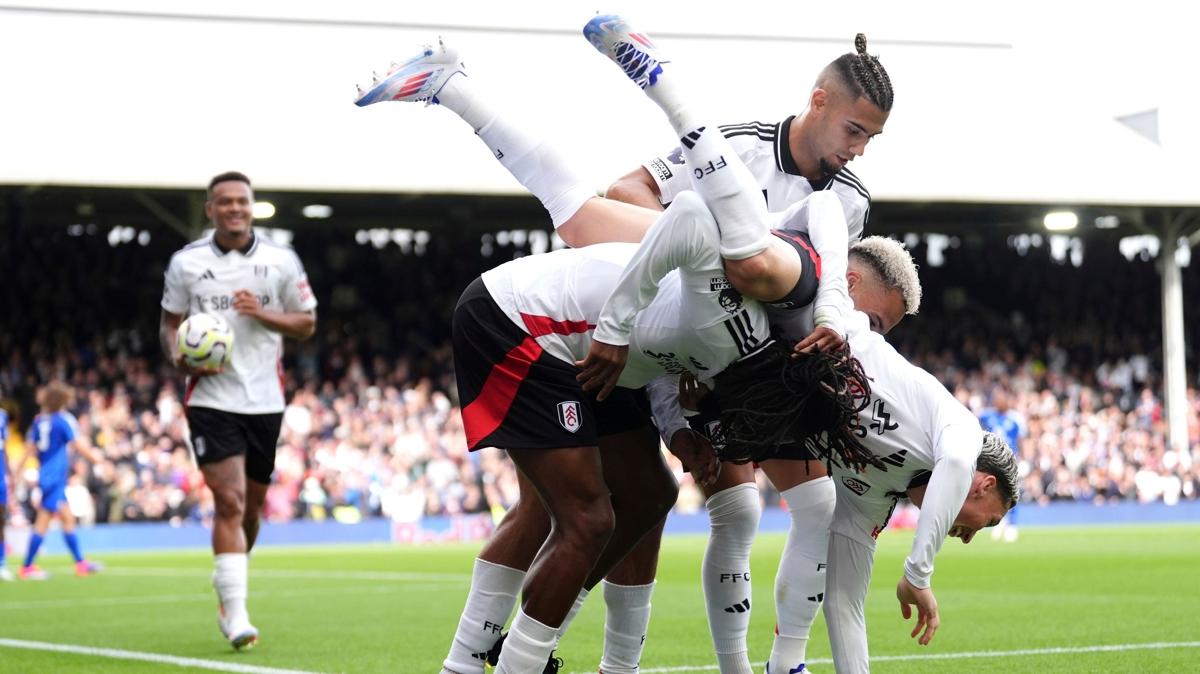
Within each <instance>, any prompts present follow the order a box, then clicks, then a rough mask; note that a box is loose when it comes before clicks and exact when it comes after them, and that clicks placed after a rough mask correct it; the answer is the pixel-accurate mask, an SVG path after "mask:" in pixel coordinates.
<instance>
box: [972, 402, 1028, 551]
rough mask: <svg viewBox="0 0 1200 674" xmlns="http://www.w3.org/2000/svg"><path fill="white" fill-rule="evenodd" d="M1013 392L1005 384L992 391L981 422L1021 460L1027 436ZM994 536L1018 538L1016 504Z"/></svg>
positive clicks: (996, 529) (998, 538)
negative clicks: (1005, 442) (1012, 403)
mask: <svg viewBox="0 0 1200 674" xmlns="http://www.w3.org/2000/svg"><path fill="white" fill-rule="evenodd" d="M1011 399H1012V392H1010V391H1009V390H1008V389H1006V388H1004V387H1003V386H1000V387H997V388H996V389H995V390H994V391H992V406H991V407H989V408H987V409H985V410H983V411H982V412H980V413H979V423H980V424H981V425H982V426H983V430H985V431H991V432H993V433H995V434H997V435H999V436H1000V437H1002V438H1004V439H1005V440H1007V441H1008V446H1009V447H1012V450H1013V453H1014V454H1016V455H1017V458H1018V461H1019V460H1020V445H1019V444H1018V443H1019V442H1020V441H1021V438H1023V437H1025V424H1024V421H1023V419H1022V418H1021V415H1020V414H1019V413H1017V412H1016V411H1014V410H1013V409H1011V407H1010V401H1011ZM992 538H993V539H995V540H1000V539H1003V540H1005V541H1007V542H1009V543H1012V542H1013V541H1015V540H1017V509H1016V507H1015V506H1014V507H1013V508H1012V509H1011V510H1009V511H1008V514H1007V515H1005V516H1004V519H1003V520H1000V524H997V525H996V528H995V529H992Z"/></svg>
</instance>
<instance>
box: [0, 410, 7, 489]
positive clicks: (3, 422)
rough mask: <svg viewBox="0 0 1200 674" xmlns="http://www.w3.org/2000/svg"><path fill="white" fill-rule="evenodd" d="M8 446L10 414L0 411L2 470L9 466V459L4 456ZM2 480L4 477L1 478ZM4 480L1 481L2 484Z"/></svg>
mask: <svg viewBox="0 0 1200 674" xmlns="http://www.w3.org/2000/svg"><path fill="white" fill-rule="evenodd" d="M7 444H8V412H5V411H4V410H0V468H4V467H5V466H6V465H7V464H6V463H5V462H7V461H8V457H7V456H5V454H4V446H5V445H7ZM0 478H2V476H0ZM2 481H3V480H2V479H0V482H2Z"/></svg>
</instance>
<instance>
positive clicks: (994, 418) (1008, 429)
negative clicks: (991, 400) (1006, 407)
mask: <svg viewBox="0 0 1200 674" xmlns="http://www.w3.org/2000/svg"><path fill="white" fill-rule="evenodd" d="M979 423H981V424H983V429H984V430H985V431H991V432H992V433H998V434H1000V436H1001V437H1003V438H1004V440H1005V441H1006V442H1008V446H1009V447H1011V448H1012V451H1013V453H1014V454H1015V453H1017V441H1018V440H1019V439H1020V438H1021V424H1020V422H1018V421H1017V419H1016V417H1014V416H1013V415H1011V414H1008V413H1004V414H1001V413H1000V412H998V411H996V410H995V409H994V408H989V409H986V410H984V411H983V414H980V415H979Z"/></svg>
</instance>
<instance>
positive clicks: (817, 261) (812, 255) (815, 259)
mask: <svg viewBox="0 0 1200 674" xmlns="http://www.w3.org/2000/svg"><path fill="white" fill-rule="evenodd" d="M772 231H773V232H774V233H775V235H776V236H780V237H784V238H786V239H788V240H789V241H795V242H796V243H798V244H800V247H801V248H803V249H804V250H805V251H806V252H807V253H808V259H810V260H812V263H813V265H815V266H816V268H817V278H821V256H820V255H817V251H815V250H813V248H812V246H810V245H808V242H807V241H805V240H804V237H802V236H793V235H791V234H788V233H787V232H785V231H783V230H782V229H776V230H772Z"/></svg>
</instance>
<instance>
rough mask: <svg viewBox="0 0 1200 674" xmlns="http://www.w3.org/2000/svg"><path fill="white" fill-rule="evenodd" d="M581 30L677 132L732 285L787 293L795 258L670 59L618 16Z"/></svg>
mask: <svg viewBox="0 0 1200 674" xmlns="http://www.w3.org/2000/svg"><path fill="white" fill-rule="evenodd" d="M583 33H584V36H585V37H586V38H587V39H588V41H589V42H591V44H592V45H593V46H594V47H595V48H596V49H597V50H598V51H600V53H602V54H604V55H605V56H607V57H608V58H609V59H611V60H612V61H613V62H614V63H616V64H617V65H618V66H619V67H620V68H621V70H622V71H623V72H624V73H625V74H626V76H627V77H629V79H630V80H632V81H633V82H634V83H635V84H637V85H638V86H639V87H640V88H641V89H642V90H643V91H644V92H645V93H646V95H647V96H648V97H649V98H650V99H651V100H652V101H654V102H655V103H656V104H657V105H658V106H659V107H660V108H661V109H662V111H663V112H664V113H665V114H666V116H667V120H668V121H669V122H670V124H671V126H672V128H674V129H675V132H676V133H677V134H678V135H679V140H680V145H681V148H682V151H683V155H684V158H685V159H686V160H687V164H688V166H690V167H692V172H691V173H690V174H689V175H690V176H691V182H692V189H693V190H695V191H696V193H697V194H699V195H700V197H701V198H702V199H703V200H704V202H705V204H706V205H707V206H708V208H709V210H710V211H711V212H712V214H713V216H714V217H715V218H716V220H717V222H718V223H720V225H721V241H720V251H721V257H723V258H724V259H725V270H726V275H727V276H728V278H729V279H730V282H731V283H733V284H734V287H736V288H737V289H738V290H739V291H741V292H742V293H743V294H745V295H748V296H750V297H753V298H755V299H758V300H764V301H774V300H778V299H779V298H781V297H783V296H784V295H786V294H787V292H788V291H790V290H791V289H792V288H793V287H794V286H795V284H796V281H797V280H799V278H800V272H801V261H800V258H799V256H797V255H794V253H793V252H792V251H791V250H790V249H789V248H788V247H786V246H781V245H779V244H780V242H776V241H774V237H772V236H771V233H770V229H769V225H768V222H769V218H768V214H767V207H766V204H765V203H764V201H763V199H762V193H761V192H760V190H759V188H758V184H757V182H756V181H755V180H754V176H753V175H752V174H751V173H750V171H749V169H747V168H746V165H745V164H744V163H742V161H741V159H740V158H739V157H738V155H737V153H736V152H734V151H733V148H732V147H731V146H730V145H729V142H728V141H727V140H726V139H725V136H724V135H723V134H722V133H721V130H720V129H719V128H718V127H716V126H714V125H708V124H706V122H705V120H704V118H703V116H702V115H700V114H698V113H697V112H696V111H695V110H694V109H693V108H692V107H691V106H689V105H688V104H687V99H686V97H685V96H684V92H682V91H681V86H680V83H679V81H678V75H679V73H677V72H675V70H674V66H668V64H669V63H670V61H668V60H667V59H666V58H664V56H663V54H662V53H661V52H660V51H659V49H658V48H657V47H656V46H655V45H654V43H653V42H652V41H651V40H650V39H649V38H648V37H647V36H646V35H645V34H643V33H638V32H636V31H634V30H633V29H632V28H631V27H630V26H629V24H628V23H626V22H625V20H624V19H622V18H621V17H619V16H612V15H610V16H597V17H595V18H594V19H592V20H591V21H589V22H588V24H587V26H585V27H584V29H583ZM664 66H668V67H666V68H664Z"/></svg>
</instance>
